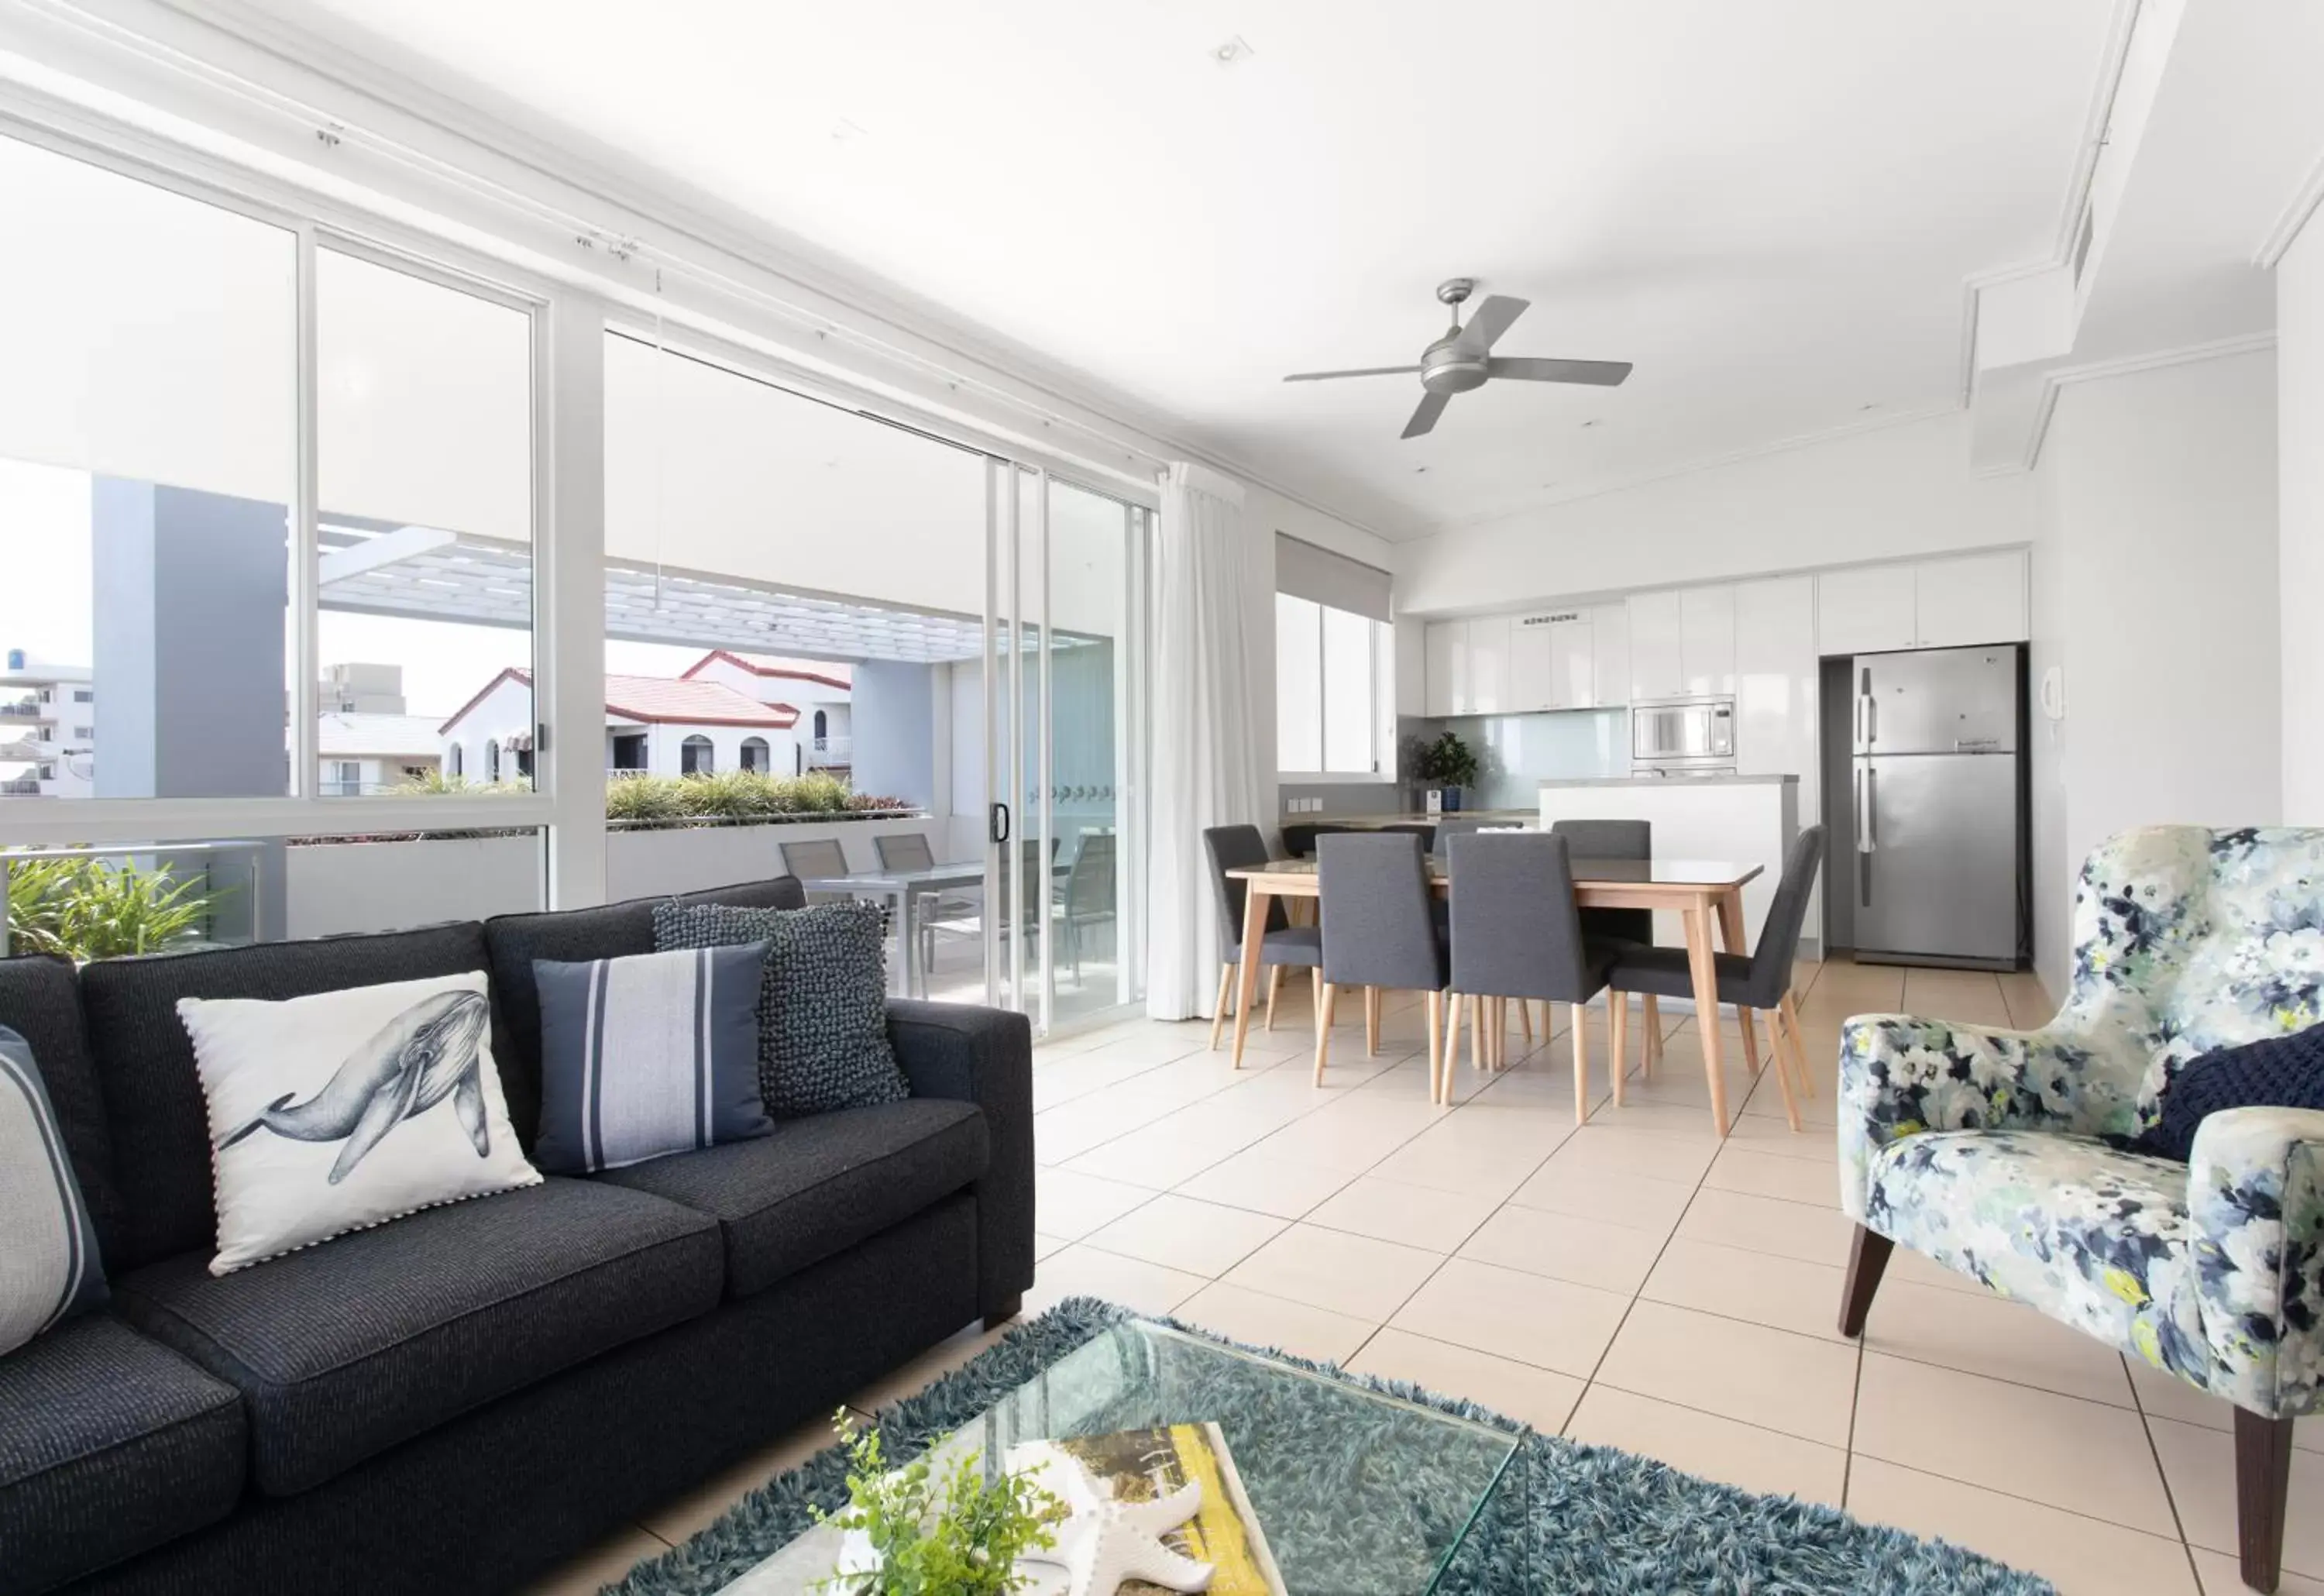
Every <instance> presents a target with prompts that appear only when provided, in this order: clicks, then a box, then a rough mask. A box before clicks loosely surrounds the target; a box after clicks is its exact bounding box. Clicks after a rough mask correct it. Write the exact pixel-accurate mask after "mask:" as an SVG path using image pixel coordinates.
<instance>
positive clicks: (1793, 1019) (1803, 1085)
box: [1775, 992, 1816, 1097]
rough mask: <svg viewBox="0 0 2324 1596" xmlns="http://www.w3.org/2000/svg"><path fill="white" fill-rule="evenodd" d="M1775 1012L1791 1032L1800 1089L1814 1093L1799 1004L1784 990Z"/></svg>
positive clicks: (1813, 1078) (1811, 1094)
mask: <svg viewBox="0 0 2324 1596" xmlns="http://www.w3.org/2000/svg"><path fill="white" fill-rule="evenodd" d="M1775 1012H1776V1013H1777V1014H1779V1015H1781V1016H1782V1017H1783V1021H1784V1029H1786V1030H1788V1031H1789V1032H1790V1033H1791V1038H1792V1062H1793V1064H1794V1066H1795V1067H1796V1068H1797V1069H1798V1070H1799V1072H1800V1090H1801V1091H1802V1092H1803V1093H1805V1094H1806V1095H1808V1096H1810V1097H1813V1096H1814V1095H1815V1094H1816V1093H1815V1076H1814V1075H1812V1073H1811V1072H1810V1071H1809V1069H1808V1039H1807V1038H1805V1037H1804V1036H1803V1035H1801V1034H1800V1010H1799V1005H1798V1004H1797V1003H1794V1001H1792V994H1791V993H1790V992H1785V993H1784V997H1783V1001H1782V1003H1781V1005H1780V1006H1779V1007H1778V1008H1777V1009H1776V1010H1775Z"/></svg>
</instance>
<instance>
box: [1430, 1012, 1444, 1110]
mask: <svg viewBox="0 0 2324 1596" xmlns="http://www.w3.org/2000/svg"><path fill="white" fill-rule="evenodd" d="M1443 1050H1444V994H1443V992H1430V993H1429V994H1428V1101H1429V1102H1435V1101H1436V1066H1437V1062H1438V1056H1439V1055H1440V1054H1442V1053H1443Z"/></svg>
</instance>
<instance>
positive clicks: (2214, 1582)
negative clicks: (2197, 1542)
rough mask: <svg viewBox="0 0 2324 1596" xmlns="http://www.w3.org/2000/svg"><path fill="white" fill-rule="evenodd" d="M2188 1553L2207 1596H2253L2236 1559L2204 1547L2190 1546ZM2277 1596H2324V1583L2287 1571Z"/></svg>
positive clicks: (2277, 1587)
mask: <svg viewBox="0 0 2324 1596" xmlns="http://www.w3.org/2000/svg"><path fill="white" fill-rule="evenodd" d="M2188 1552H2189V1554H2190V1555H2191V1556H2192V1557H2193V1558H2194V1559H2195V1573H2196V1575H2197V1576H2198V1577H2199V1579H2201V1580H2202V1582H2203V1596H2251V1587H2250V1586H2249V1585H2246V1584H2245V1583H2244V1575H2243V1570H2242V1568H2241V1567H2240V1566H2238V1565H2237V1564H2236V1560H2235V1559H2234V1558H2233V1557H2230V1556H2228V1555H2227V1554H2226V1553H2225V1552H2211V1551H2206V1550H2205V1549H2204V1548H2203V1547H2201V1546H2190V1547H2189V1548H2188ZM2275 1596H2324V1580H2311V1579H2309V1578H2307V1577H2306V1576H2305V1575H2302V1574H2296V1573H2290V1572H2289V1571H2287V1572H2286V1573H2284V1575H2283V1582H2282V1584H2280V1585H2278V1586H2276V1588H2275Z"/></svg>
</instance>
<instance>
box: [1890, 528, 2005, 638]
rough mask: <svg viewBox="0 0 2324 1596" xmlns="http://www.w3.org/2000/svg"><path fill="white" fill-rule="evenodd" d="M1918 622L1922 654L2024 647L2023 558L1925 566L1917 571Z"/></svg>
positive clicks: (1983, 557) (1975, 557) (1967, 558)
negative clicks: (1970, 647)
mask: <svg viewBox="0 0 2324 1596" xmlns="http://www.w3.org/2000/svg"><path fill="white" fill-rule="evenodd" d="M1913 618H1914V622H1913V630H1914V646H1915V647H1917V648H1923V649H1946V648H1956V647H1960V646H1963V645H1966V644H1969V643H2000V642H2019V641H2024V638H2025V637H2026V636H2027V635H2028V632H2027V629H2026V624H2025V556H2024V552H2023V551H2022V550H2020V549H2010V550H2009V551H2007V552H2006V553H2003V554H1969V555H1963V556H1961V557H1960V558H1957V559H1926V560H1923V561H1922V562H1921V563H1920V564H1919V565H1917V566H1914V567H1913Z"/></svg>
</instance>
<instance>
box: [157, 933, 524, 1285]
mask: <svg viewBox="0 0 2324 1596" xmlns="http://www.w3.org/2000/svg"><path fill="white" fill-rule="evenodd" d="M178 1018H179V1019H180V1021H182V1022H183V1023H184V1025H185V1028H186V1031H187V1034H188V1035H189V1036H190V1037H191V1038H193V1042H194V1064H195V1067H196V1068H197V1069H198V1071H199V1072H200V1074H201V1078H202V1096H203V1098H204V1099H205V1101H206V1102H208V1106H209V1129H210V1149H211V1163H212V1166H213V1169H214V1173H215V1178H216V1180H217V1221H218V1236H217V1257H216V1258H214V1259H211V1260H210V1273H211V1274H213V1275H225V1274H231V1273H232V1272H233V1271H234V1270H235V1269H238V1268H244V1267H246V1266H247V1265H250V1264H254V1263H258V1262H260V1261H262V1260H263V1259H270V1258H274V1257H276V1256H279V1255H280V1254H281V1253H285V1252H290V1251H292V1250H296V1249H298V1248H300V1247H311V1246H313V1245H314V1244H315V1243H316V1242H318V1241H329V1240H330V1239H331V1238H332V1237H333V1236H342V1235H345V1234H346V1232H349V1231H359V1230H364V1229H367V1228H369V1227H370V1226H372V1225H375V1224H384V1223H386V1222H388V1221H389V1220H391V1219H401V1218H402V1217H403V1216H404V1215H405V1214H407V1213H418V1212H419V1211H420V1209H422V1208H434V1207H437V1206H438V1205H440V1204H445V1203H457V1202H460V1201H462V1200H463V1199H465V1198H468V1197H481V1196H484V1195H487V1194H489V1193H492V1192H505V1191H509V1190H512V1189H513V1188H515V1187H517V1186H527V1185H539V1182H540V1174H539V1171H538V1170H536V1169H534V1168H533V1167H532V1166H531V1165H530V1164H529V1163H527V1162H526V1161H525V1158H524V1153H523V1151H522V1150H521V1149H520V1148H518V1146H517V1141H516V1132H515V1131H514V1130H512V1129H511V1128H510V1125H509V1117H508V1103H507V1102H506V1100H505V1099H503V1097H502V1095H501V1078H500V1072H499V1071H498V1070H497V1069H495V1068H494V1067H493V1053H492V1045H491V1041H492V1005H491V1002H490V1000H489V999H488V998H487V997H486V996H485V990H484V973H483V972H482V971H475V972H473V973H467V974H462V975H443V976H438V977H436V978H434V979H432V980H428V981H399V982H392V983H388V984H386V985H383V986H357V987H350V988H348V989H346V991H344V992H316V993H314V994H312V995H310V996H308V997H303V998H289V999H285V1000H283V1001H280V1002H266V1001H260V1000H257V999H250V998H225V999H201V998H180V1000H179V1001H178Z"/></svg>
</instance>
